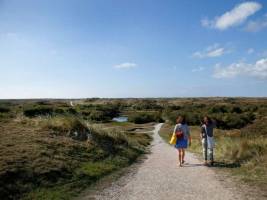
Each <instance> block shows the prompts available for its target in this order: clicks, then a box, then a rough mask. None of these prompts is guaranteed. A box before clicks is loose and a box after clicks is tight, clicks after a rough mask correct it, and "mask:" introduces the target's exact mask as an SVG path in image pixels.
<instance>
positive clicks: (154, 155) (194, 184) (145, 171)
mask: <svg viewBox="0 0 267 200" xmlns="http://www.w3.org/2000/svg"><path fill="white" fill-rule="evenodd" d="M161 126H162V124H158V125H156V126H155V130H154V140H153V143H152V148H151V154H149V155H148V156H147V159H146V160H145V161H144V162H143V163H141V164H140V166H139V167H138V169H137V171H136V172H135V173H129V174H127V175H125V176H123V177H121V178H119V179H118V180H117V181H115V182H113V183H112V184H111V185H110V186H109V187H106V188H104V189H103V190H102V191H101V192H97V193H96V194H90V195H86V196H84V197H83V198H81V199H84V200H86V199H87V200H89V199H90V200H92V199H99V200H110V199H113V200H174V199H181V200H182V199H185V200H189V199H190V200H193V199H198V200H206V199H213V200H220V199H221V200H228V199H229V200H234V199H240V200H241V199H242V200H244V199H251V198H246V197H244V196H243V195H242V194H241V193H240V192H238V190H237V189H236V188H235V187H232V186H227V184H225V183H223V182H222V181H223V180H220V179H219V178H218V176H217V175H216V173H215V172H214V170H212V169H210V168H208V167H205V166H203V165H202V164H201V162H200V161H199V160H198V159H197V158H196V157H195V156H194V155H193V154H191V153H187V154H186V164H185V166H184V167H178V165H177V157H176V150H175V149H174V148H173V147H172V146H170V145H168V144H166V143H165V142H164V141H163V140H162V139H161V137H160V136H159V135H158V131H159V130H160V128H161Z"/></svg>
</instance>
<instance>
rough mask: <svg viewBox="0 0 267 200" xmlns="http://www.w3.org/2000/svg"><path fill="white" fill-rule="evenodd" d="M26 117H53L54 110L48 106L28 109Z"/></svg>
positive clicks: (25, 111) (25, 113) (25, 112)
mask: <svg viewBox="0 0 267 200" xmlns="http://www.w3.org/2000/svg"><path fill="white" fill-rule="evenodd" d="M23 113H24V115H25V116H26V117H36V116H42V115H52V114H53V108H52V107H48V106H36V107H33V108H26V109H24V111H23Z"/></svg>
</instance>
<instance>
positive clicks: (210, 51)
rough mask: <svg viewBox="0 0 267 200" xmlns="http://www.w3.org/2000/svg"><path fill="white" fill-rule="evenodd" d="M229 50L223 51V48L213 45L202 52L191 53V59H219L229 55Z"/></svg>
mask: <svg viewBox="0 0 267 200" xmlns="http://www.w3.org/2000/svg"><path fill="white" fill-rule="evenodd" d="M229 52H230V50H227V49H225V48H224V47H221V46H220V45H219V44H213V45H211V46H209V47H207V48H206V49H204V50H203V51H196V52H194V53H193V57H197V58H206V57H210V58H212V57H220V56H222V55H223V54H226V53H229Z"/></svg>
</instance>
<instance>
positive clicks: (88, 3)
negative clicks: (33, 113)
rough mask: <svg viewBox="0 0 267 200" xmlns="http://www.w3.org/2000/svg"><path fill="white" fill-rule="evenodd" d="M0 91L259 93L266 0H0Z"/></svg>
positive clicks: (264, 77) (266, 81) (21, 94)
mask: <svg viewBox="0 0 267 200" xmlns="http://www.w3.org/2000/svg"><path fill="white" fill-rule="evenodd" d="M0 70H1V79H0V98H86V97H198V96H267V2H266V1H264V0H258V1H234V0H223V1H214V0H202V1H199V0H23V1H21V0H0Z"/></svg>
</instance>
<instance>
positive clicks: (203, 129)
mask: <svg viewBox="0 0 267 200" xmlns="http://www.w3.org/2000/svg"><path fill="white" fill-rule="evenodd" d="M203 133H205V128H204V127H203V125H202V126H201V128H200V140H202V138H203Z"/></svg>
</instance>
